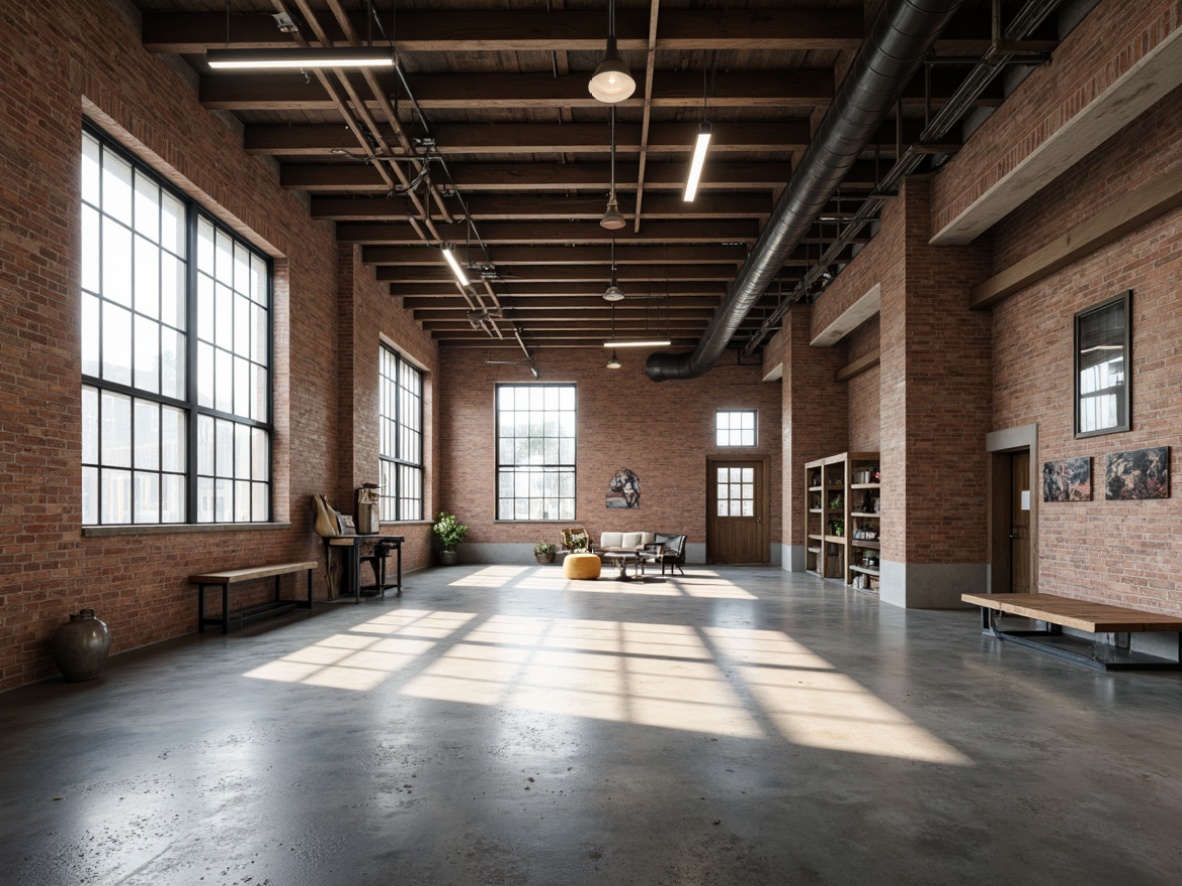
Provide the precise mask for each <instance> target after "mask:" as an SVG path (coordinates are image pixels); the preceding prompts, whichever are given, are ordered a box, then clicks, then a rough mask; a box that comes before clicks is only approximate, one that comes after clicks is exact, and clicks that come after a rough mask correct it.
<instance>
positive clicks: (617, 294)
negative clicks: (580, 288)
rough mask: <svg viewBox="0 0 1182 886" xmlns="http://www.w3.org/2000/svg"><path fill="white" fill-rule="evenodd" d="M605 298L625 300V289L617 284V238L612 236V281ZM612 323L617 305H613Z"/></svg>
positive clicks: (613, 300)
mask: <svg viewBox="0 0 1182 886" xmlns="http://www.w3.org/2000/svg"><path fill="white" fill-rule="evenodd" d="M603 300H604V301H610V302H617V301H623V300H624V290H622V289H621V288H620V287H619V286H618V285H617V284H616V238H615V235H613V236H612V282H611V284H610V285H609V286H608V287H607V289H605V290H604V292H603ZM612 311H613V314H612V325H613V326H614V325H615V314H614V311H615V306H614V305H613V306H612Z"/></svg>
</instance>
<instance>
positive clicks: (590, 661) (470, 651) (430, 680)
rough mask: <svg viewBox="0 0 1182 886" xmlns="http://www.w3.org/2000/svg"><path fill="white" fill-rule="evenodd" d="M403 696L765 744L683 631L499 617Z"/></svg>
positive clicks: (695, 639) (692, 635)
mask: <svg viewBox="0 0 1182 886" xmlns="http://www.w3.org/2000/svg"><path fill="white" fill-rule="evenodd" d="M402 691H403V692H404V693H405V694H406V695H410V696H414V697H417V698H431V699H437V700H441V701H452V702H462V703H467V704H480V705H490V706H492V705H495V706H500V707H505V708H511V709H515V710H533V711H539V712H545V713H556V714H566V715H569V716H577V717H592V718H595V719H601V720H611V721H616V722H624V723H635V724H640V725H646V726H658V727H662V728H666V729H685V730H692V731H696V732H706V733H711V734H718V735H733V736H742V737H748V738H757V737H762V734H763V733H762V731H761V730H760V728H759V725H758V724H757V723H756V722H755V720H754V719H753V718H752V717H751V716H750V714H748V713H747V711H746V710H745V709H744V707H743V704H742V702H741V700H740V699H739V698H738V697H737V696H736V695H735V693H734V692H733V690H732V689H731V686H730V684H729V683H728V681H727V679H726V677H725V675H724V674H723V673H722V672H721V671H720V670H719V668H718V666H717V665H716V664H715V663H714V662H713V661H712V660H711V657H710V652H709V650H708V649H707V648H706V645H705V643H704V642H703V641H702V639H701V638H700V637H699V636H698V635H697V633H696V632H695V631H694V630H693V629H692V628H689V627H686V626H684V625H662V624H643V623H632V622H608V621H590V620H580V619H545V618H531V617H528V616H493V617H492V618H490V619H488V621H487V622H485V623H484V624H482V625H480V626H479V627H477V628H476V629H474V630H472V631H470V632H469V633H468V634H467V635H466V636H465V639H464V642H463V643H460V644H457V645H456V646H455V647H453V648H452V649H450V650H448V652H447V653H445V654H444V655H443V656H442V657H441V658H439V659H438V660H437V661H435V662H433V663H432V664H431V665H430V666H429V667H427V668H426V669H425V670H424V671H423V672H422V673H420V674H418V675H416V676H415V677H413V678H412V679H411V680H409V681H408V682H407V684H406V685H405V686H404V687H403V689H402Z"/></svg>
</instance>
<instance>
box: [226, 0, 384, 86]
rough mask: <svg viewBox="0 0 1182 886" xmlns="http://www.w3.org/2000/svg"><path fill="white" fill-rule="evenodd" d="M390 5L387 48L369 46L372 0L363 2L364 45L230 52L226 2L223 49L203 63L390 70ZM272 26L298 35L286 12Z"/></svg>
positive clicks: (262, 67) (229, 66) (236, 66)
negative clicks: (388, 42) (365, 28)
mask: <svg viewBox="0 0 1182 886" xmlns="http://www.w3.org/2000/svg"><path fill="white" fill-rule="evenodd" d="M396 5H397V4H396V3H394V2H392V3H391V4H390V24H391V31H390V45H389V46H374V45H373V23H374V20H375V14H374V6H373V0H366V2H365V7H366V22H367V24H368V29H367V39H366V43H365V46H293V47H292V48H290V49H273V48H272V49H230V48H228V47H229V45H230V0H226V46H227V48H226V49H210V50H208V51H207V52H206V53H205V61H206V63H207V64H208V65H209V66H210V67H211V68H219V69H239V70H242V69H246V70H251V69H253V70H284V69H288V70H304V69H308V68H392V67H394V66H395V65H397V64H398V61H397V59H396V58H395V56H394V32H393V24H394V12H395V6H396ZM272 18H274V19H275V24H276V26H277V27H278V28H279V30H280V31H281V32H283V33H285V34H295V33H299V26H298V25H297V24H296V23H295V21H294V20H293V19H292V17H291V16H290V15H288V14H286V13H279V14H276V15H273V16H272Z"/></svg>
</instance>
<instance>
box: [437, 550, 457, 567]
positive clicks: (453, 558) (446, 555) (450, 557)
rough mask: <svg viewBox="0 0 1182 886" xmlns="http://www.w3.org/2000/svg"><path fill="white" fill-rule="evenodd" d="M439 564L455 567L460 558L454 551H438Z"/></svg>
mask: <svg viewBox="0 0 1182 886" xmlns="http://www.w3.org/2000/svg"><path fill="white" fill-rule="evenodd" d="M439 562H440V563H442V564H443V565H444V566H455V565H456V564H457V563H459V562H460V556H459V554H457V553H456V552H455V551H440V552H439Z"/></svg>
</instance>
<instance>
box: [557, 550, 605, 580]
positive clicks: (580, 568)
mask: <svg viewBox="0 0 1182 886" xmlns="http://www.w3.org/2000/svg"><path fill="white" fill-rule="evenodd" d="M599 569H600V565H599V557H597V556H596V555H595V554H567V555H566V560H564V561H563V563H562V574H563V575H565V576H566V577H567V578H571V579H575V580H576V581H577V580H579V579H590V578H599Z"/></svg>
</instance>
